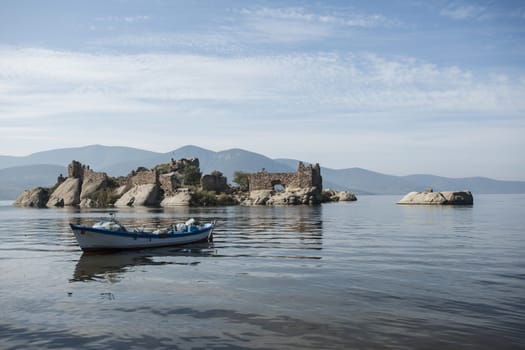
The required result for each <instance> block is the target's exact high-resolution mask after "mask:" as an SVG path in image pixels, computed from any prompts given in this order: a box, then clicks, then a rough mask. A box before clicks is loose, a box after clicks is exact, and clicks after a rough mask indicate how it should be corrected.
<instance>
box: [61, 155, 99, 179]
mask: <svg viewBox="0 0 525 350" xmlns="http://www.w3.org/2000/svg"><path fill="white" fill-rule="evenodd" d="M67 176H68V177H69V178H75V179H80V181H82V182H83V181H92V182H102V181H105V180H107V179H108V175H107V174H106V173H104V172H96V171H93V170H91V169H90V167H89V165H83V164H82V163H80V162H78V161H76V160H74V161H72V162H71V163H70V164H69V165H68V166H67ZM63 179H64V178H63V177H62V174H61V176H59V178H58V182H60V183H61V182H63Z"/></svg>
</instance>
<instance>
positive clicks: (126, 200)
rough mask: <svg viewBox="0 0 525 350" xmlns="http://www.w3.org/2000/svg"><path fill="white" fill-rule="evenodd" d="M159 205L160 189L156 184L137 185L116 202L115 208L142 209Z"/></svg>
mask: <svg viewBox="0 0 525 350" xmlns="http://www.w3.org/2000/svg"><path fill="white" fill-rule="evenodd" d="M158 204H159V188H158V186H157V185H155V184H144V185H135V186H133V187H132V188H131V189H130V190H129V191H127V192H126V193H124V194H123V195H122V197H120V198H119V199H118V200H117V201H116V202H115V207H126V206H129V207H141V206H155V205H158Z"/></svg>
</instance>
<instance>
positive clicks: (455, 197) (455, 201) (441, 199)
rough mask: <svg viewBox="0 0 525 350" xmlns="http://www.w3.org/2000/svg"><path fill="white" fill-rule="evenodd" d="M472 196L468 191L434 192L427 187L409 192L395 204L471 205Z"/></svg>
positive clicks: (472, 201)
mask: <svg viewBox="0 0 525 350" xmlns="http://www.w3.org/2000/svg"><path fill="white" fill-rule="evenodd" d="M473 203H474V198H473V196H472V193H471V192H470V191H447V192H434V191H433V190H431V189H427V190H426V191H424V192H410V193H408V194H407V195H405V196H404V197H403V198H402V199H401V200H400V201H399V202H397V204H427V205H428V204H429V205H472V204H473Z"/></svg>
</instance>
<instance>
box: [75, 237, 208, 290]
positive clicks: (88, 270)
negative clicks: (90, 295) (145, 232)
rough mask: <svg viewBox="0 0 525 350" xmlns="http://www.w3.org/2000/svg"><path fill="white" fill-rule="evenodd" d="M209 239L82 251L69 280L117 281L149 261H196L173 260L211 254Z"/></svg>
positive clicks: (189, 263) (190, 263) (187, 263)
mask: <svg viewBox="0 0 525 350" xmlns="http://www.w3.org/2000/svg"><path fill="white" fill-rule="evenodd" d="M215 254H216V250H215V249H214V247H213V243H211V242H202V243H195V244H191V245H187V246H184V247H166V248H154V249H145V250H138V251H137V250H133V251H118V252H106V253H95V252H93V253H91V252H88V253H85V252H84V253H82V255H81V256H80V259H79V260H78V262H77V264H76V266H75V271H74V273H73V278H72V279H70V282H86V281H96V280H104V281H107V282H111V283H116V282H119V281H120V279H121V278H122V275H123V274H124V273H125V272H128V271H129V270H130V269H132V268H133V267H136V266H152V265H197V264H199V261H192V262H177V261H174V259H175V258H177V257H183V258H186V257H196V258H198V257H205V256H211V255H215Z"/></svg>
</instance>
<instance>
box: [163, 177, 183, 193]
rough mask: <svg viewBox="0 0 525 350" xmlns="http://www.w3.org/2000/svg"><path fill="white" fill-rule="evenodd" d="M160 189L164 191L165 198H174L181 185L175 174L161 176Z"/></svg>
mask: <svg viewBox="0 0 525 350" xmlns="http://www.w3.org/2000/svg"><path fill="white" fill-rule="evenodd" d="M159 183H160V188H161V189H162V190H163V191H164V195H165V196H172V195H173V194H174V193H175V190H176V189H177V188H179V186H180V183H179V180H178V179H177V176H176V175H175V173H168V174H162V175H160V176H159Z"/></svg>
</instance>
